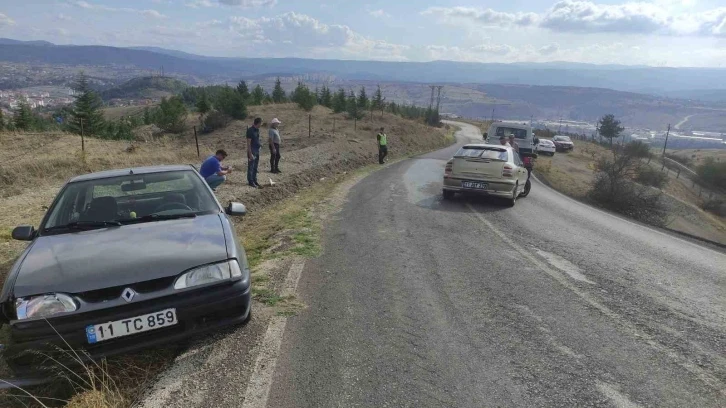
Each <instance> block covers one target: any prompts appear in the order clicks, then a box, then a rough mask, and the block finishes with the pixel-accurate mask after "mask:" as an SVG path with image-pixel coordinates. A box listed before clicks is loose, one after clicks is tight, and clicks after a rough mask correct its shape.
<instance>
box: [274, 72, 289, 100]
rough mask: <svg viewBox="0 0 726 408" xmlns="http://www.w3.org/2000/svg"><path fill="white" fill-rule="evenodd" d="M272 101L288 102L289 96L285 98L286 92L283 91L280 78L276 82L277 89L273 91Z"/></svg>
mask: <svg viewBox="0 0 726 408" xmlns="http://www.w3.org/2000/svg"><path fill="white" fill-rule="evenodd" d="M272 101H273V102H275V103H283V102H287V96H285V90H284V89H282V83H281V82H280V77H277V79H276V80H275V89H273V90H272Z"/></svg>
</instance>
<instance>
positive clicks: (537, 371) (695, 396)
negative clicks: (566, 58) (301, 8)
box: [267, 125, 726, 407]
mask: <svg viewBox="0 0 726 408" xmlns="http://www.w3.org/2000/svg"><path fill="white" fill-rule="evenodd" d="M462 126H464V125H462ZM457 136H458V137H459V138H460V140H462V141H463V140H465V139H466V138H467V137H472V138H476V139H478V138H479V133H478V131H477V129H476V128H474V127H472V126H468V125H465V126H464V128H463V130H462V132H460V133H459V134H458V135H457ZM455 149H456V147H452V148H449V149H445V150H443V151H440V152H437V153H433V154H430V155H427V156H423V157H420V158H417V159H413V160H408V161H404V162H400V163H397V164H395V165H392V166H390V167H388V168H386V169H382V170H381V171H378V172H376V173H374V174H373V175H371V176H369V177H367V178H366V179H364V180H363V181H362V182H360V183H359V184H357V185H356V186H355V187H354V188H353V189H352V190H351V192H350V194H349V197H348V198H349V201H348V202H347V204H346V205H345V206H344V208H343V210H342V212H341V213H340V214H338V216H337V218H335V219H334V220H332V221H331V222H330V224H329V225H327V227H326V231H325V236H324V253H323V255H322V256H321V257H320V258H318V259H316V260H313V261H309V262H308V263H307V264H306V267H305V270H304V271H303V274H302V278H301V280H300V283H299V286H298V291H299V292H300V296H301V298H302V300H303V301H304V302H305V303H306V304H307V305H308V307H307V308H306V309H305V310H304V311H302V312H301V313H300V314H299V315H298V316H296V317H293V318H291V319H290V320H288V323H287V328H286V330H285V334H284V338H283V341H282V346H281V351H280V356H279V358H278V361H277V369H276V372H275V374H274V377H273V378H274V383H273V386H272V390H271V392H270V395H269V400H268V403H267V406H268V407H356V406H365V407H388V406H390V407H409V406H410V407H453V406H456V407H493V406H516V407H523V406H558V407H560V406H572V407H575V406H576V407H583V406H615V407H637V406H643V407H646V406H658V407H716V406H721V407H724V406H726V386H725V384H726V353H725V352H726V255H724V254H723V253H722V252H717V251H715V250H712V249H709V248H705V247H702V246H699V245H696V244H694V243H691V242H688V241H685V240H682V239H680V238H676V237H673V236H671V235H668V234H665V233H662V232H660V231H656V230H653V229H650V228H647V227H644V226H640V225H637V224H634V223H631V222H629V221H626V220H623V219H621V218H619V217H616V216H613V215H610V214H606V213H603V212H600V211H598V210H595V209H592V208H590V207H587V206H585V205H583V204H580V203H578V202H575V201H573V200H570V199H568V198H566V197H564V196H562V195H560V194H559V193H557V192H555V191H553V190H551V189H549V188H548V187H545V186H544V185H543V184H541V183H539V182H535V183H534V184H533V188H532V193H531V194H530V196H529V197H527V198H523V199H520V200H519V201H518V202H517V205H516V207H514V208H507V207H505V206H504V205H502V204H501V203H499V202H497V201H495V200H487V199H461V198H458V199H456V200H455V201H452V202H449V201H443V200H442V197H441V177H442V174H443V167H444V163H445V160H446V159H448V158H449V157H451V155H452V153H453V151H454V150H455Z"/></svg>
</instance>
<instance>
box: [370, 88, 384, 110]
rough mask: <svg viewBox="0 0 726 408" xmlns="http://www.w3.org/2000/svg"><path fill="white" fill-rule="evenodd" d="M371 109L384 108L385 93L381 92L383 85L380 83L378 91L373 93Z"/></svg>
mask: <svg viewBox="0 0 726 408" xmlns="http://www.w3.org/2000/svg"><path fill="white" fill-rule="evenodd" d="M371 109H380V110H383V93H382V92H381V86H380V85H378V88H377V89H376V93H375V94H373V100H372V101H371Z"/></svg>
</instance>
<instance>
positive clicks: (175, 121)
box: [154, 96, 187, 133]
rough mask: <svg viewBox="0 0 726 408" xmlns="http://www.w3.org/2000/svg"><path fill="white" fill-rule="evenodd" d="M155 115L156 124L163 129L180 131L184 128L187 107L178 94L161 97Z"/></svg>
mask: <svg viewBox="0 0 726 408" xmlns="http://www.w3.org/2000/svg"><path fill="white" fill-rule="evenodd" d="M155 116H156V117H155V118H154V119H155V124H156V126H158V127H159V128H160V129H162V130H164V131H167V132H171V133H181V132H183V131H184V129H185V128H186V117H187V107H186V105H184V101H183V100H182V98H181V97H179V96H172V97H170V98H169V99H167V98H161V104H159V109H158V111H157V112H156V115H155Z"/></svg>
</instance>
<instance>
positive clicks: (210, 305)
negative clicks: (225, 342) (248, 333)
mask: <svg viewBox="0 0 726 408" xmlns="http://www.w3.org/2000/svg"><path fill="white" fill-rule="evenodd" d="M251 300H252V296H251V288H250V284H249V282H248V281H247V282H245V281H241V280H239V281H233V282H226V283H224V284H219V285H215V286H210V287H206V288H200V289H199V290H196V291H187V292H184V293H179V294H175V295H171V296H165V297H163V298H157V299H150V300H148V301H144V302H139V303H133V302H132V303H129V304H128V305H124V306H123V307H114V308H109V309H104V310H97V311H93V312H89V313H81V314H76V315H73V314H71V315H66V316H60V317H58V318H51V319H48V321H47V322H46V321H41V320H36V321H29V322H25V321H13V322H11V331H10V333H11V342H10V344H9V346H8V348H7V350H6V352H5V356H6V360H7V361H8V363H9V364H10V365H11V366H12V367H13V368H14V369H15V370H16V371H24V370H28V371H32V369H33V368H35V367H36V366H38V365H41V364H42V363H43V362H42V361H41V360H45V359H46V358H45V357H42V355H41V353H42V354H48V353H51V354H58V355H59V356H61V357H62V356H63V354H64V353H59V351H60V350H64V351H66V352H67V351H69V350H68V349H69V347H70V348H72V349H73V350H75V351H80V350H83V351H84V352H85V353H78V355H79V356H82V357H83V358H82V359H87V357H90V358H93V359H95V358H99V357H107V356H112V355H117V354H123V353H128V352H131V351H135V350H140V349H144V348H149V347H152V346H156V345H161V344H173V343H175V342H178V341H180V340H182V339H184V338H187V337H190V336H193V335H196V334H200V333H204V332H207V331H211V330H215V329H219V328H221V327H224V326H228V325H233V324H236V323H241V322H244V321H245V320H246V319H247V318H248V316H249V314H250V312H251ZM169 308H175V309H176V313H177V320H178V323H177V324H176V325H173V326H169V327H165V328H161V329H157V330H150V331H147V332H143V333H138V334H132V335H129V336H124V337H119V338H115V339H111V340H107V341H103V342H99V343H95V344H88V340H87V338H86V327H87V326H88V325H92V324H99V323H104V322H109V321H116V320H122V319H128V318H131V317H134V316H140V315H143V314H147V313H152V312H157V311H161V310H165V309H169ZM51 325H52V326H51ZM56 331H57V333H56ZM86 353H87V356H85V354H86ZM65 354H67V353H65ZM54 357H55V356H54Z"/></svg>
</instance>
